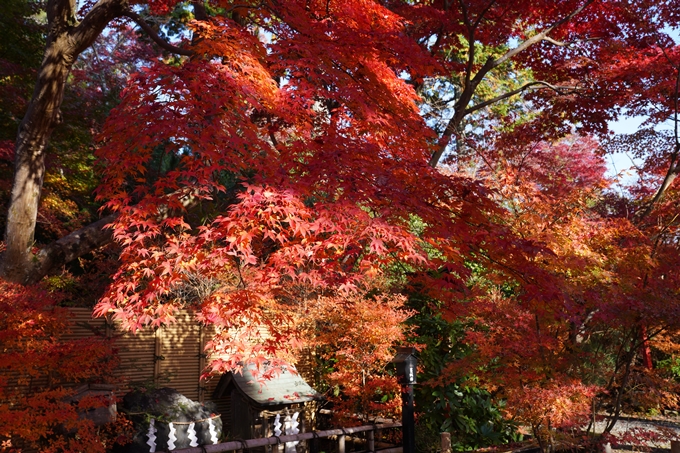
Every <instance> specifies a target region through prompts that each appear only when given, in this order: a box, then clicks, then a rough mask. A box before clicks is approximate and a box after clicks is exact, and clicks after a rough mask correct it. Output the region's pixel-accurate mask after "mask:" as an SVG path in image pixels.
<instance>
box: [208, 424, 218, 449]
mask: <svg viewBox="0 0 680 453" xmlns="http://www.w3.org/2000/svg"><path fill="white" fill-rule="evenodd" d="M208 430H209V431H210V440H211V441H212V443H213V445H215V444H217V432H216V431H215V425H213V421H212V418H210V419H208Z"/></svg>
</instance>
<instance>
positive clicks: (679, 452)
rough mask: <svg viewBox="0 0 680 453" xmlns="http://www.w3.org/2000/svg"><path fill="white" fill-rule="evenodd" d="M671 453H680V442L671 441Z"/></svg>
mask: <svg viewBox="0 0 680 453" xmlns="http://www.w3.org/2000/svg"><path fill="white" fill-rule="evenodd" d="M671 453H680V441H677V440H672V441H671Z"/></svg>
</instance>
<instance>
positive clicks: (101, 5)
mask: <svg viewBox="0 0 680 453" xmlns="http://www.w3.org/2000/svg"><path fill="white" fill-rule="evenodd" d="M127 8H128V1H127V0H99V1H98V2H97V3H95V5H94V6H93V7H92V9H91V10H90V11H89V12H88V13H87V14H86V15H85V18H84V19H83V20H82V22H80V23H79V24H78V25H77V26H76V27H75V28H73V29H72V30H71V31H70V32H69V37H70V38H71V40H72V42H73V45H74V51H75V52H74V53H75V57H77V56H78V55H80V53H81V52H83V51H84V50H85V49H87V48H88V47H90V46H91V45H92V43H93V42H94V41H95V39H97V38H98V37H99V35H100V34H101V33H102V31H103V30H104V29H105V28H106V26H107V25H108V24H109V22H111V21H112V20H113V19H115V18H117V17H120V16H122V15H123V13H124V12H125V10H126V9H127ZM74 60H75V58H74Z"/></svg>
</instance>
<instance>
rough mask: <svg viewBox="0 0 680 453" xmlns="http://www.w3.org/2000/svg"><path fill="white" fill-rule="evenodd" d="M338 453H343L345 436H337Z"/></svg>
mask: <svg viewBox="0 0 680 453" xmlns="http://www.w3.org/2000/svg"><path fill="white" fill-rule="evenodd" d="M338 453H345V435H344V434H341V435H340V436H338Z"/></svg>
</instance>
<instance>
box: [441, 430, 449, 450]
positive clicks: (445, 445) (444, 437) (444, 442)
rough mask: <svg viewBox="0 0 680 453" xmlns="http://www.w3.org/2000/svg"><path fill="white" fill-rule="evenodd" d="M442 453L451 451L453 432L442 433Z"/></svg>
mask: <svg viewBox="0 0 680 453" xmlns="http://www.w3.org/2000/svg"><path fill="white" fill-rule="evenodd" d="M441 438H442V453H451V433H441Z"/></svg>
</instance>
